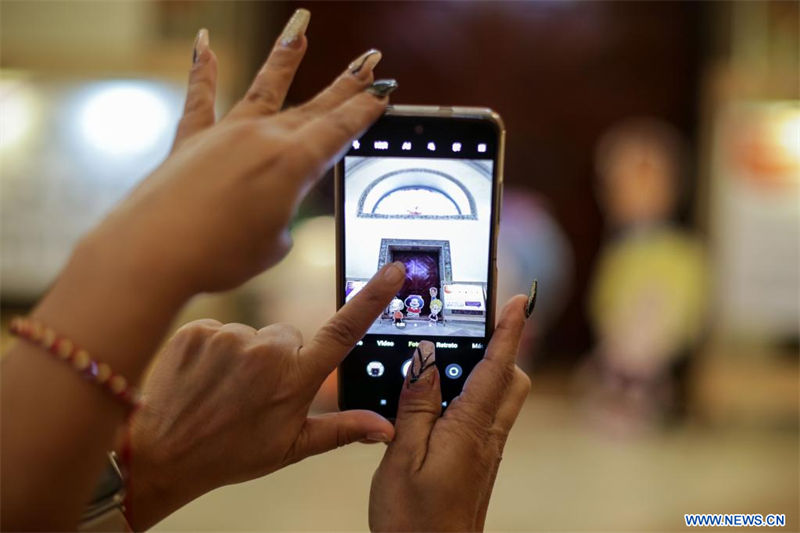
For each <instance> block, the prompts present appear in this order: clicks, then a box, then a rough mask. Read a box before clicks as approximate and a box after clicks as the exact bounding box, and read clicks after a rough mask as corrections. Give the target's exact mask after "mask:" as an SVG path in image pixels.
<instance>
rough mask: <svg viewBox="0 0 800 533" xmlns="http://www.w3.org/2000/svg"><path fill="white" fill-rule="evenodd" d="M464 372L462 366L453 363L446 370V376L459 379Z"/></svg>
mask: <svg viewBox="0 0 800 533" xmlns="http://www.w3.org/2000/svg"><path fill="white" fill-rule="evenodd" d="M462 372H463V370H461V365H458V364H456V363H451V364H449V365H447V366H446V367H445V369H444V373H445V375H446V376H447V377H448V378H450V379H458V378H460V377H461V374H462Z"/></svg>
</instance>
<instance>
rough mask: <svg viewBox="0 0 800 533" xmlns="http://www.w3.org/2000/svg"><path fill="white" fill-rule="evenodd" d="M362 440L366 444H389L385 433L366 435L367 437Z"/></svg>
mask: <svg viewBox="0 0 800 533" xmlns="http://www.w3.org/2000/svg"><path fill="white" fill-rule="evenodd" d="M364 440H366V441H367V442H389V441H390V440H391V439H390V438H389V435H387V434H386V433H367V437H366V438H365V439H364Z"/></svg>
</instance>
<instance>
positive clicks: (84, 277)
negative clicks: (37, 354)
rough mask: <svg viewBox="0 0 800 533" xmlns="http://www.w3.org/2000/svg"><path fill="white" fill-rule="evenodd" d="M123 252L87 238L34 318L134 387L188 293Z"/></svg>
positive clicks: (97, 238) (96, 237) (100, 239)
mask: <svg viewBox="0 0 800 533" xmlns="http://www.w3.org/2000/svg"><path fill="white" fill-rule="evenodd" d="M120 240H121V239H120ZM122 248H124V246H120V245H119V244H118V243H114V242H109V240H108V239H104V238H103V236H102V235H101V234H99V233H92V234H90V235H88V236H87V237H85V238H84V239H83V240H82V241H81V242H79V243H78V245H77V246H76V247H75V249H74V251H73V254H72V256H71V257H70V259H69V261H68V263H67V265H66V267H65V268H64V269H63V271H62V272H61V274H60V275H59V277H58V278H57V279H56V281H55V283H54V284H53V286H52V287H51V288H50V290H49V291H48V292H47V294H46V295H45V297H44V298H43V299H42V300H41V302H40V303H39V305H38V306H37V307H36V309H34V311H33V313H32V316H33V317H34V318H36V319H37V320H39V321H41V322H42V323H44V324H46V325H47V326H49V327H51V328H53V329H54V330H55V331H57V332H58V333H60V334H61V335H63V336H65V337H68V338H70V339H72V340H73V341H74V342H76V343H78V344H80V345H81V346H83V347H84V348H86V349H87V350H88V351H89V353H90V354H91V355H92V356H93V357H95V358H97V359H98V360H100V361H102V362H105V363H107V364H109V365H110V366H111V367H112V368H113V369H114V370H115V371H116V372H117V373H119V374H121V375H123V376H124V377H125V378H126V379H127V380H128V382H129V383H135V382H136V381H138V378H139V376H140V374H141V372H142V371H143V369H144V368H145V366H146V365H147V363H148V362H149V360H150V357H151V355H152V353H153V351H154V350H155V348H156V347H157V345H158V343H159V342H160V341H161V338H162V336H163V334H164V333H165V331H166V328H167V327H168V326H169V324H170V322H171V321H172V318H173V317H174V315H175V313H177V311H178V310H179V309H180V307H181V306H182V305H183V304H184V302H185V301H186V300H187V299H188V293H187V291H186V290H185V288H184V287H182V286H181V285H180V284H174V283H173V278H171V277H166V276H162V275H161V274H162V273H161V272H159V270H158V268H155V269H154V268H153V267H152V266H151V264H152V262H151V261H149V260H148V259H147V258H146V257H139V255H140V254H136V253H134V252H133V251H132V250H123V249H122Z"/></svg>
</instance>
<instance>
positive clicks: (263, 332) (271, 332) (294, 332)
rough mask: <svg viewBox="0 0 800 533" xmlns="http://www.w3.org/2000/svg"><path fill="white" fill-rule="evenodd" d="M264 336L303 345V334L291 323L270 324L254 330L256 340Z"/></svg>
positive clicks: (264, 337)
mask: <svg viewBox="0 0 800 533" xmlns="http://www.w3.org/2000/svg"><path fill="white" fill-rule="evenodd" d="M266 338H270V339H280V340H284V341H285V342H286V343H287V344H293V345H295V346H302V345H303V334H302V333H300V330H299V329H297V328H296V327H294V326H292V325H291V324H282V323H280V324H270V325H269V326H266V327H263V328H261V329H259V330H258V331H257V332H256V341H259V340H262V339H266Z"/></svg>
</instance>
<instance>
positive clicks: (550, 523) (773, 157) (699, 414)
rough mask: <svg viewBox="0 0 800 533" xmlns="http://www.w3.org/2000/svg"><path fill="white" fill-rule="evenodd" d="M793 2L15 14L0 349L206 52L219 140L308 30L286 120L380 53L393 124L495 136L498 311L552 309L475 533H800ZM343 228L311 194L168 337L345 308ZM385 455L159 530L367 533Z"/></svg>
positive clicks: (1, 184)
mask: <svg viewBox="0 0 800 533" xmlns="http://www.w3.org/2000/svg"><path fill="white" fill-rule="evenodd" d="M798 5H799V4H798V3H796V2H772V1H762V2H732V3H728V2H713V3H712V2H708V3H706V2H659V3H649V2H647V3H636V2H600V1H597V2H579V1H568V0H562V1H530V2H374V3H368V2H319V3H318V2H303V3H295V2H267V3H253V2H199V1H191V2H190V1H187V2H168V1H152V2H125V1H119V2H62V1H58V2H15V1H8V0H6V1H3V2H2V4H0V76H1V79H0V206H2V211H1V212H0V276H1V279H0V281H1V282H2V283H1V284H0V305H1V306H2V309H0V311H2V321H3V330H2V331H3V333H2V340H3V342H4V343H6V342H7V341H8V337H7V328H6V326H7V321H8V319H9V317H10V316H11V315H13V314H16V313H25V312H26V311H27V310H28V309H29V308H30V307H31V306H32V305H33V304H34V303H35V301H36V300H37V299H38V298H39V297H40V296H41V295H42V294H43V292H44V291H45V290H46V289H47V287H48V285H49V283H51V281H52V280H53V278H54V276H56V274H57V273H58V271H59V269H60V268H61V266H62V265H63V264H64V262H65V261H66V259H67V257H68V255H69V253H70V249H71V247H72V246H73V245H74V244H75V242H76V240H77V239H78V238H79V237H80V235H81V234H82V233H84V232H85V231H86V230H87V229H88V228H90V227H91V226H92V225H93V224H95V223H96V222H97V221H98V220H99V219H100V218H101V217H102V216H103V215H104V213H106V212H107V211H108V210H109V209H110V208H111V207H112V206H113V205H114V204H115V203H116V202H117V201H118V200H119V199H120V198H121V197H122V196H123V195H125V193H126V192H127V191H128V190H129V189H130V188H131V187H132V186H133V185H134V184H136V183H137V182H138V181H139V180H140V179H142V178H143V177H144V176H145V175H147V173H148V172H149V171H150V170H152V169H153V168H154V167H155V166H157V165H158V164H159V162H160V161H161V160H162V159H163V158H164V156H165V155H166V153H167V152H168V150H169V147H170V142H171V137H172V135H173V133H174V129H175V125H176V121H177V118H178V117H179V115H180V112H181V108H182V99H183V91H184V83H185V80H186V77H187V72H188V70H189V67H190V63H191V56H192V42H193V39H194V36H195V33H196V31H197V29H198V28H200V27H207V28H208V29H209V30H210V36H211V46H212V48H213V49H214V50H215V52H216V53H217V55H218V57H219V62H220V80H219V93H218V94H219V98H218V112H219V114H220V115H222V114H224V113H225V112H226V110H227V109H229V108H230V106H231V105H232V103H233V102H235V101H236V99H237V98H238V97H239V96H240V95H241V94H243V92H244V90H245V89H246V88H247V86H248V84H249V82H250V79H251V76H252V75H253V73H255V72H256V70H257V69H258V68H259V65H260V63H261V62H262V61H263V59H264V58H265V57H266V54H267V52H268V50H269V49H270V47H271V45H272V42H273V40H274V39H275V37H276V36H277V35H278V33H279V32H280V29H281V27H282V26H283V23H284V22H285V20H286V19H287V18H288V17H289V15H290V14H291V13H292V11H293V10H294V9H295V8H297V7H301V6H302V7H307V8H309V9H310V10H311V11H312V22H311V25H310V27H309V30H308V34H307V35H308V39H309V42H310V46H309V50H308V53H307V55H306V59H305V61H304V63H303V66H302V67H301V70H300V72H299V73H298V75H297V77H296V80H295V83H294V86H293V88H292V91H291V93H290V95H289V103H290V104H296V103H299V102H302V101H303V100H305V99H307V98H309V97H310V96H312V95H313V94H315V93H316V92H317V91H318V90H319V89H321V88H322V87H323V86H324V85H326V84H327V83H329V81H330V80H331V79H332V78H333V77H334V76H336V75H337V74H338V73H339V72H340V71H341V70H343V69H344V67H345V66H346V65H347V64H348V62H349V61H350V60H351V59H352V58H354V57H356V56H358V55H359V54H360V53H362V52H363V51H364V50H366V49H368V48H370V47H376V48H379V49H381V50H382V52H383V54H384V59H383V61H382V62H381V64H380V65H379V67H378V69H377V72H378V75H379V76H383V77H394V78H397V79H398V81H399V83H400V89H399V90H398V91H397V92H396V93H395V94H394V95H393V96H392V100H393V101H394V102H395V103H408V104H442V105H479V106H488V107H492V108H494V109H495V110H497V111H498V112H499V113H500V114H501V115H502V116H503V118H504V120H505V123H506V126H507V132H508V143H507V153H506V175H505V180H506V195H505V201H504V216H503V222H502V228H501V234H500V254H499V290H498V292H499V295H498V300H499V301H500V302H501V303H502V301H503V300H504V299H505V298H507V297H508V296H510V295H512V294H514V293H517V292H526V289H527V287H528V285H529V283H530V281H531V279H532V278H534V277H536V278H538V279H539V281H540V284H539V289H540V299H539V303H538V306H537V309H536V311H535V313H534V319H533V320H532V321H530V324H529V325H528V326H527V327H528V330H527V331H526V333H525V340H524V346H523V350H522V354H521V356H520V358H521V360H520V364H521V366H523V367H524V368H525V370H526V371H528V372H529V373H530V375H531V377H532V380H533V391H532V393H531V397H530V398H529V401H528V405H527V406H526V408H525V409H524V410H523V411H522V414H521V415H520V419H519V421H518V424H517V427H516V428H515V430H514V432H513V433H512V435H511V438H510V440H509V443H508V446H507V450H506V452H505V455H504V461H503V467H502V468H501V471H500V475H499V478H498V481H497V485H496V488H495V493H494V496H493V499H492V504H491V506H490V509H489V514H488V518H487V528H488V529H491V530H524V531H533V530H572V531H620V530H627V531H645V530H647V531H671V530H677V529H682V528H683V527H684V523H683V514H684V513H700V512H709V513H750V512H757V513H763V514H766V513H785V514H786V516H787V530H797V529H798V528H800V516H798V515H799V513H800V511H799V510H798V501H800V493H799V490H798V485H799V483H800V477H799V476H800V472H799V470H798V450H799V449H800V448H799V447H798V429H799V426H800V425H799V422H798V416H799V414H800V396H799V392H798V390H799V387H798V370H799V368H798V366H799V364H800V363H799V358H798V355H799V354H800V342H799V341H800V331H799V326H798V324H799V323H800V273H799V271H800V259H799V258H800V89H799V87H798V84H799V83H800V81H799V80H800V73H799V72H798V65H799V64H800V61H799V60H800V58H799V57H798V50H800V42H799V41H798V38H799V35H800V32H799V31H798V24H799V21H800V12H799V11H798ZM332 213H333V186H332V179H331V177H330V176H328V177H327V178H326V179H324V180H323V181H322V183H321V184H320V186H319V187H318V188H317V189H316V190H315V191H314V192H313V193H312V194H311V196H310V197H309V198H308V200H307V201H306V202H305V203H304V205H303V206H302V208H301V210H300V213H299V216H298V219H297V221H296V223H295V225H294V230H293V233H294V239H295V246H294V249H293V250H292V252H291V253H290V254H289V256H288V257H287V258H286V259H285V260H284V261H283V262H282V263H280V264H279V265H278V266H277V267H276V268H274V269H273V270H271V271H270V272H267V273H265V274H263V275H261V276H259V277H258V278H256V279H254V280H253V281H251V282H250V283H248V284H247V285H245V286H244V287H242V288H240V289H238V290H236V291H233V292H230V293H225V294H219V295H203V296H200V297H197V298H196V299H195V300H194V301H193V302H192V303H191V305H189V306H188V307H187V309H186V310H185V312H184V313H183V315H182V316H181V317H180V319H179V320H178V321H177V322H176V325H177V324H179V323H181V322H185V321H187V320H190V319H194V318H199V317H213V318H217V319H219V320H223V321H237V322H244V323H248V324H251V325H253V326H256V327H260V326H262V325H264V324H265V323H269V322H276V321H285V322H290V323H293V324H295V325H297V326H298V327H299V328H300V329H301V330H302V331H303V333H304V334H305V335H306V336H310V335H311V334H312V333H313V332H314V331H315V330H316V329H317V327H319V325H320V324H321V323H322V322H323V321H324V320H325V319H326V318H327V317H328V316H329V315H331V314H332V313H333V312H334V310H335V305H334V301H335V291H334V260H335V248H334V241H333V239H334V222H333V218H332ZM334 387H335V382H334V380H329V381H328V382H327V383H326V386H325V387H324V389H323V391H322V392H321V394H320V396H319V397H318V398H317V401H316V403H315V409H316V410H329V409H333V408H335V400H334V398H335V390H334ZM381 453H382V447H377V446H373V447H369V446H361V445H353V446H350V447H348V448H346V449H341V450H339V451H337V452H333V453H332V454H329V455H327V456H325V457H317V458H312V459H310V460H307V461H305V462H303V463H301V464H298V465H295V466H292V467H290V468H287V469H286V470H284V471H281V472H279V473H277V474H275V475H272V476H269V477H267V478H265V479H262V480H257V481H253V482H250V483H246V484H243V485H238V486H233V487H226V488H223V489H220V490H217V491H215V492H213V493H211V494H209V495H207V496H205V497H203V498H201V499H199V500H197V501H196V502H194V503H192V504H190V505H189V506H187V507H186V508H184V509H182V510H181V511H179V512H178V513H176V514H175V515H173V516H172V517H170V518H168V519H167V520H165V521H164V522H163V523H162V524H161V525H160V526H159V527H158V528H156V529H162V530H208V529H211V530H234V529H240V530H257V529H258V530H270V529H275V530H359V529H364V528H366V504H367V495H368V490H369V481H370V476H371V473H372V471H373V470H374V468H375V466H376V465H377V462H378V461H379V458H380V455H381Z"/></svg>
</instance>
